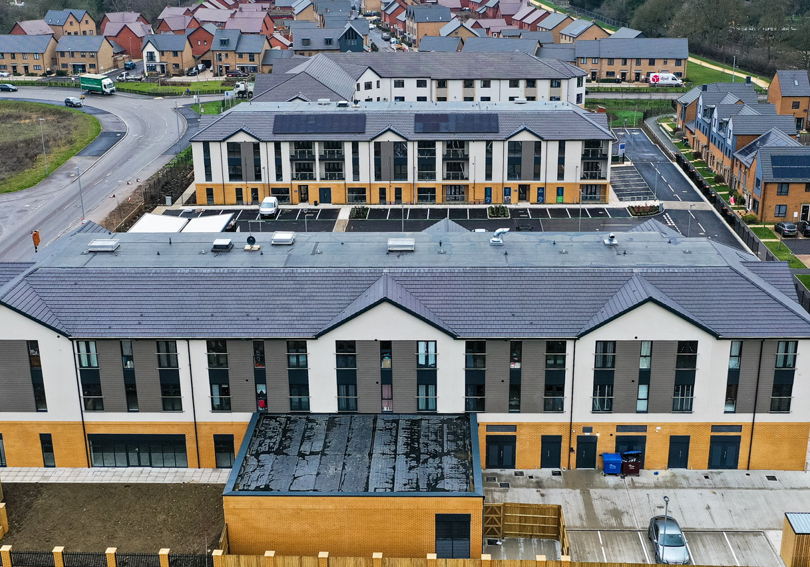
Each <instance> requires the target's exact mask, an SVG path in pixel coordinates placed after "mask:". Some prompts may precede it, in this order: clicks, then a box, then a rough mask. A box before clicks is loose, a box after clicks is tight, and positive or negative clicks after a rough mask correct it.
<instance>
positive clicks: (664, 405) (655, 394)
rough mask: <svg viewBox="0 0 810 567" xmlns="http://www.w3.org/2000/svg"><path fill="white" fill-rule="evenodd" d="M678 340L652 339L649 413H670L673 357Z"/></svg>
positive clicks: (672, 389)
mask: <svg viewBox="0 0 810 567" xmlns="http://www.w3.org/2000/svg"><path fill="white" fill-rule="evenodd" d="M677 352H678V341H654V342H653V345H652V372H651V373H650V401H649V413H671V412H672V395H673V394H674V392H675V357H676V353H677Z"/></svg>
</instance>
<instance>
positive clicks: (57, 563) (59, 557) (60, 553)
mask: <svg viewBox="0 0 810 567" xmlns="http://www.w3.org/2000/svg"><path fill="white" fill-rule="evenodd" d="M64 553H65V548H64V547H61V546H58V547H54V548H53V565H54V567H65V556H64Z"/></svg>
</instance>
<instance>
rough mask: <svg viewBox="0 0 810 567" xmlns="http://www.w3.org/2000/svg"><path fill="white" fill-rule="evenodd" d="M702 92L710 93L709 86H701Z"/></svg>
mask: <svg viewBox="0 0 810 567" xmlns="http://www.w3.org/2000/svg"><path fill="white" fill-rule="evenodd" d="M700 90H702V91H704V92H705V91H708V90H709V85H700Z"/></svg>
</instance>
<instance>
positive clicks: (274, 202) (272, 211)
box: [259, 197, 278, 218]
mask: <svg viewBox="0 0 810 567" xmlns="http://www.w3.org/2000/svg"><path fill="white" fill-rule="evenodd" d="M277 213H278V197H265V198H264V199H263V200H262V204H261V205H259V218H264V217H271V218H275V216H276V214H277Z"/></svg>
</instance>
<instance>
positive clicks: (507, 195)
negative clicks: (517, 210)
mask: <svg viewBox="0 0 810 567" xmlns="http://www.w3.org/2000/svg"><path fill="white" fill-rule="evenodd" d="M503 202H504V203H505V204H507V205H508V204H510V203H511V202H512V188H511V187H504V188H503Z"/></svg>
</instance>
